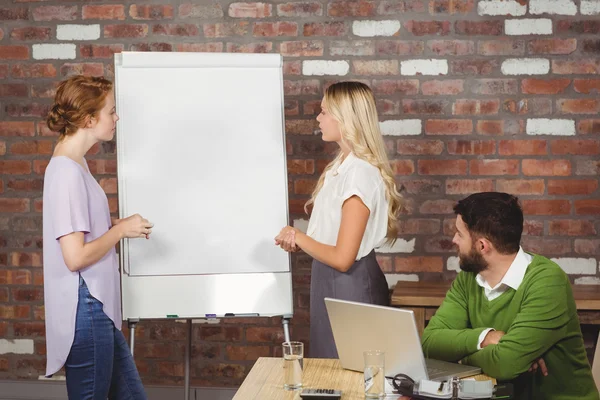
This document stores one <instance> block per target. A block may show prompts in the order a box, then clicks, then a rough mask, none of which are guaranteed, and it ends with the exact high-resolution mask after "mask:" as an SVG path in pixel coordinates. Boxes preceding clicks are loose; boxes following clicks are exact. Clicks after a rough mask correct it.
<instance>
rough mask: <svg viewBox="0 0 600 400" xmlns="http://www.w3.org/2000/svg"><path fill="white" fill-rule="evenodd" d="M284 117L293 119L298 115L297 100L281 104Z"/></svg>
mask: <svg viewBox="0 0 600 400" xmlns="http://www.w3.org/2000/svg"><path fill="white" fill-rule="evenodd" d="M283 109H284V111H285V116H286V117H295V116H298V115H299V114H300V107H299V104H298V100H286V101H285V103H284V104H283Z"/></svg>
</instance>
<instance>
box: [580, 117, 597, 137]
mask: <svg viewBox="0 0 600 400" xmlns="http://www.w3.org/2000/svg"><path fill="white" fill-rule="evenodd" d="M577 132H578V133H580V134H582V135H595V134H599V133H600V119H583V120H581V121H579V122H578V123H577Z"/></svg>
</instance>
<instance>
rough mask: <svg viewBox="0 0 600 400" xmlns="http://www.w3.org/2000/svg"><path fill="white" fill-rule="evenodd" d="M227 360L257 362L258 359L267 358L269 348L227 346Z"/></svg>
mask: <svg viewBox="0 0 600 400" xmlns="http://www.w3.org/2000/svg"><path fill="white" fill-rule="evenodd" d="M226 351H227V359H228V360H231V361H245V360H252V361H254V360H257V359H258V358H259V357H269V356H270V348H269V346H248V345H245V346H227V347H226Z"/></svg>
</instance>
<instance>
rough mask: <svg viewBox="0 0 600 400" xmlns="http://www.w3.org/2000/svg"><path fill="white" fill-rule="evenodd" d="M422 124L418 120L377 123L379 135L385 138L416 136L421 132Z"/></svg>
mask: <svg viewBox="0 0 600 400" xmlns="http://www.w3.org/2000/svg"><path fill="white" fill-rule="evenodd" d="M422 126H423V122H422V121H421V120H420V119H399V120H389V121H383V122H380V123H379V129H381V133H382V134H383V135H387V136H416V135H420V134H421V131H422Z"/></svg>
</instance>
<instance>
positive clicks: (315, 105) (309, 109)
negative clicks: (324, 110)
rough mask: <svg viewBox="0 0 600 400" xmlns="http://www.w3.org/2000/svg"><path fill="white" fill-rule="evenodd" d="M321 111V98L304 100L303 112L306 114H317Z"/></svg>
mask: <svg viewBox="0 0 600 400" xmlns="http://www.w3.org/2000/svg"><path fill="white" fill-rule="evenodd" d="M320 112H321V100H308V101H305V102H304V106H303V108H302V113H303V114H304V115H317V114H319V113H320Z"/></svg>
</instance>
